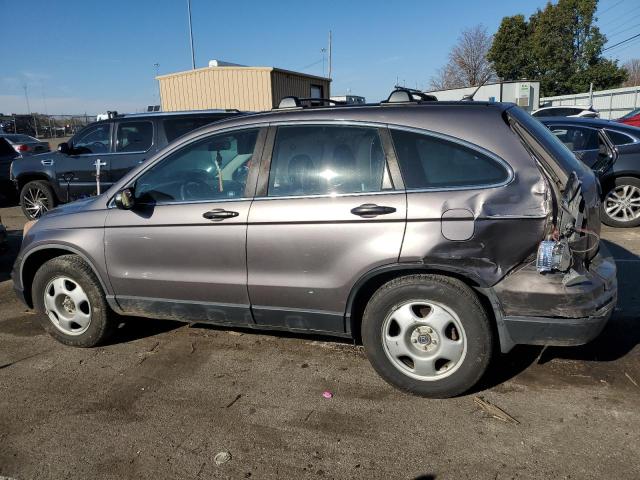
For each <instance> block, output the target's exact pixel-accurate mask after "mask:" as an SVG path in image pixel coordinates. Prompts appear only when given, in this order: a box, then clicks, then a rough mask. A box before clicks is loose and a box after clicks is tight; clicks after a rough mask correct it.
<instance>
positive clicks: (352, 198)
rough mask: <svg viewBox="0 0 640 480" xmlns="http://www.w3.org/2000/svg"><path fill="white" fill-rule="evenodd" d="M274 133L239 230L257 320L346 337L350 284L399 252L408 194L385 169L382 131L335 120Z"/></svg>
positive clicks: (257, 321)
mask: <svg viewBox="0 0 640 480" xmlns="http://www.w3.org/2000/svg"><path fill="white" fill-rule="evenodd" d="M274 133H275V139H274V141H273V154H272V156H271V161H270V173H269V171H268V170H266V168H265V165H263V166H262V168H261V173H260V174H261V175H262V177H261V178H260V179H259V183H258V192H257V195H256V199H255V201H254V202H253V205H252V207H251V211H250V213H249V227H248V232H247V261H248V285H249V297H250V300H251V305H252V311H253V314H254V318H255V321H256V323H259V324H263V325H269V326H275V327H279V328H287V329H303V330H314V331H324V332H333V333H345V332H346V326H345V319H344V315H345V309H346V303H347V299H348V296H349V293H350V291H351V288H352V286H353V285H354V284H355V282H356V281H357V280H358V279H359V278H360V277H361V276H363V275H364V274H365V273H367V272H368V271H370V270H372V269H373V268H374V267H377V266H381V265H385V264H391V263H395V262H397V261H398V256H399V254H400V247H401V244H402V236H403V233H404V229H405V218H406V196H405V193H404V191H403V189H402V180H401V179H400V178H399V175H391V174H390V169H389V162H388V160H389V157H391V156H392V154H391V152H389V151H388V150H387V149H385V148H384V147H383V138H384V135H385V134H386V132H385V131H384V130H382V129H378V128H376V127H369V126H357V125H335V124H334V125H304V126H302V125H300V126H295V125H294V126H280V127H277V131H275V132H274V131H273V130H272V134H271V136H273V134H274ZM386 144H387V142H386V141H385V142H384V145H386ZM393 171H398V170H397V169H395V170H394V169H393V168H392V169H391V172H393ZM263 172H264V173H263ZM267 176H268V178H267ZM392 180H393V181H392ZM394 182H395V187H396V188H397V190H396V189H394Z"/></svg>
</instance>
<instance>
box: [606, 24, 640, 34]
mask: <svg viewBox="0 0 640 480" xmlns="http://www.w3.org/2000/svg"><path fill="white" fill-rule="evenodd" d="M636 27H640V23H636V24H635V25H631V26H630V27H627V28H623V29H622V30H619V31H618V32H616V33H612V34H611V35H609V36H608V37H609V38H613V37H617V36H618V35H620V34H622V33H625V32H628V31H629V30H633V29H634V28H636Z"/></svg>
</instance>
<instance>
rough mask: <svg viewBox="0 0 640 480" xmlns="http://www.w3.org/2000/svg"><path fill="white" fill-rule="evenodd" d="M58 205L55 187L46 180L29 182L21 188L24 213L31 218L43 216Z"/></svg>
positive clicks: (21, 204)
mask: <svg viewBox="0 0 640 480" xmlns="http://www.w3.org/2000/svg"><path fill="white" fill-rule="evenodd" d="M55 205H56V197H55V195H54V194H53V189H52V188H51V185H49V184H48V183H47V182H46V181H44V180H33V181H31V182H27V183H26V184H25V185H24V186H23V187H22V189H21V190H20V206H21V207H22V213H24V216H25V217H27V218H28V219H29V220H34V219H36V218H39V217H41V216H42V214H43V213H44V212H47V211H49V210H51V209H52V208H53V207H55Z"/></svg>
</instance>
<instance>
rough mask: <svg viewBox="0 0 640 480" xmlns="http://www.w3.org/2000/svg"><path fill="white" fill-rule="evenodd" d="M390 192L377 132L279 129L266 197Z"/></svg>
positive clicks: (330, 127) (325, 127)
mask: <svg viewBox="0 0 640 480" xmlns="http://www.w3.org/2000/svg"><path fill="white" fill-rule="evenodd" d="M391 188H393V187H392V185H391V181H390V179H389V175H388V171H387V167H386V159H385V154H384V151H383V148H382V143H381V141H380V137H379V135H378V129H377V128H373V127H357V126H343V125H340V126H336V125H306V126H291V127H289V126H287V127H279V128H278V131H277V134H276V140H275V145H274V149H273V155H272V160H271V172H270V175H269V192H268V195H269V196H270V197H283V196H307V195H333V194H345V193H366V192H379V191H381V190H384V189H391Z"/></svg>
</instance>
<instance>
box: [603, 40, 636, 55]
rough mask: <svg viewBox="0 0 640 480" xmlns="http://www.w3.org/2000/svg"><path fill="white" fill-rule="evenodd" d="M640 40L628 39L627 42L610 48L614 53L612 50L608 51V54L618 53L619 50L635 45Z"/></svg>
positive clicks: (622, 50)
mask: <svg viewBox="0 0 640 480" xmlns="http://www.w3.org/2000/svg"><path fill="white" fill-rule="evenodd" d="M639 42H640V38H636V39H634V40H632V41H630V42H629V43H625V44H623V45H618V46H617V47H615V48H612V50H615V53H613V52H611V51H610V52H608V54H609V55H620V52H624V51H625V50H627V49H628V48H631V47H635V46H636V45H638V44H639Z"/></svg>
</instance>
